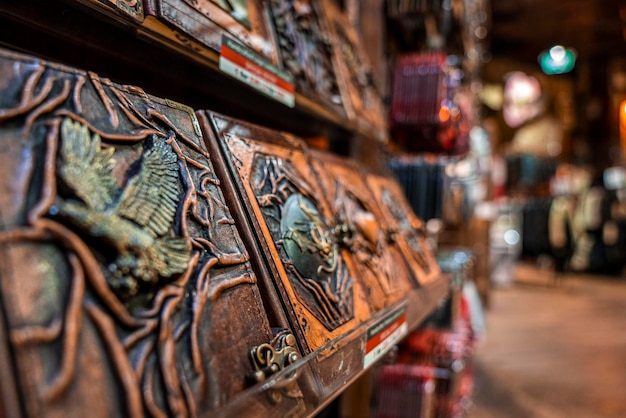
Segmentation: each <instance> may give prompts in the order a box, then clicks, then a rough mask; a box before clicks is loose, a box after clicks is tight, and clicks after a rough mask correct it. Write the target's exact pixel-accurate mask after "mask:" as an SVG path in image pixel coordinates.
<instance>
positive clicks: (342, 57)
mask: <svg viewBox="0 0 626 418" xmlns="http://www.w3.org/2000/svg"><path fill="white" fill-rule="evenodd" d="M322 4H323V9H324V12H325V13H324V14H325V16H326V20H327V21H328V26H329V30H330V33H331V36H332V39H333V45H334V48H333V59H334V62H335V63H336V64H335V66H336V68H337V72H338V74H339V77H338V78H339V86H340V88H341V94H342V97H343V102H344V106H345V108H346V111H347V113H348V117H349V118H351V119H354V120H356V121H357V122H359V123H362V121H366V122H367V123H368V124H369V125H370V127H373V128H375V129H378V130H380V131H383V130H384V129H385V110H384V108H383V105H382V100H381V97H380V93H379V92H378V90H377V89H376V85H375V83H374V72H373V70H372V68H371V66H370V64H369V61H368V57H367V54H366V53H365V50H364V48H363V45H362V42H361V38H360V36H359V34H358V32H357V31H356V29H355V27H354V26H353V25H352V24H351V23H350V21H349V19H348V17H347V16H346V15H345V14H344V13H342V12H341V10H340V9H339V7H338V6H337V4H336V2H335V1H333V0H323V1H322Z"/></svg>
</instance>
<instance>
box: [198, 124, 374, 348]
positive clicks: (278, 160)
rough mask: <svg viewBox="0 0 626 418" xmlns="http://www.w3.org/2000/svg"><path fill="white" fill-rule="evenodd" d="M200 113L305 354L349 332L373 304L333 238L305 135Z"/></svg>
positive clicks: (335, 227) (332, 226) (328, 211)
mask: <svg viewBox="0 0 626 418" xmlns="http://www.w3.org/2000/svg"><path fill="white" fill-rule="evenodd" d="M206 115H207V116H202V117H201V121H203V126H206V128H205V130H206V131H210V130H211V129H214V130H215V132H216V137H217V138H216V140H215V141H213V147H215V148H216V149H217V148H218V146H221V148H222V149H221V151H222V152H223V154H224V155H225V165H226V166H227V167H228V168H229V173H230V175H231V176H232V177H233V178H234V179H235V181H234V187H235V188H236V191H234V192H233V193H232V194H229V196H230V195H233V196H234V195H237V197H238V201H239V202H240V203H241V205H242V211H243V212H244V213H243V214H242V215H241V216H242V217H245V218H247V219H250V220H251V221H252V223H253V225H254V227H253V229H254V234H255V235H256V239H257V240H258V243H259V244H258V245H260V247H261V252H260V255H261V256H262V257H264V258H265V259H266V260H267V264H268V265H269V266H270V270H271V272H270V276H271V277H270V278H269V279H268V280H270V281H271V282H272V283H273V284H272V285H271V287H276V288H277V289H278V290H279V294H280V296H281V299H282V301H283V303H284V304H285V305H286V307H287V311H288V313H289V315H290V316H291V320H292V322H293V324H294V331H295V333H296V335H297V336H298V339H299V340H300V341H302V342H303V344H304V349H305V350H306V352H311V351H316V350H318V349H322V348H323V346H324V345H325V344H327V343H329V342H331V341H333V340H336V339H337V340H339V339H340V338H339V337H342V336H344V335H346V334H348V333H350V332H351V331H353V330H355V329H356V328H357V327H358V326H359V325H360V324H361V323H363V321H365V320H366V319H367V318H369V317H370V316H371V312H372V309H371V307H370V306H369V302H368V300H367V298H366V294H365V292H366V291H365V289H364V288H363V283H362V282H361V281H360V280H358V279H357V278H355V275H354V274H355V273H354V272H353V271H352V270H351V268H350V267H351V266H350V262H348V261H347V258H348V257H349V254H348V251H349V250H348V249H346V248H345V247H342V246H341V245H340V244H339V237H338V235H337V232H338V228H339V225H338V224H337V222H336V219H335V217H334V214H333V212H332V210H331V207H330V205H329V204H328V202H327V199H326V197H327V195H326V194H325V192H324V190H323V189H321V188H320V186H319V183H318V182H317V180H316V176H315V174H314V172H313V170H312V166H311V163H310V160H309V153H308V150H307V148H306V146H305V143H304V141H302V140H300V139H299V138H295V137H292V136H289V135H287V134H282V133H279V132H277V131H271V130H267V129H263V128H260V127H256V126H254V125H249V124H246V123H244V122H240V121H236V120H232V119H228V118H226V117H222V116H219V115H215V114H206ZM205 137H207V138H208V137H209V135H208V134H207V135H205ZM213 153H214V154H216V153H217V151H213ZM335 349H336V347H335ZM351 355H356V356H358V355H360V354H359V353H358V352H356V353H352V354H351Z"/></svg>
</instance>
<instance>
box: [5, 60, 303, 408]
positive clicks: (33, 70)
mask: <svg viewBox="0 0 626 418" xmlns="http://www.w3.org/2000/svg"><path fill="white" fill-rule="evenodd" d="M0 146H1V147H2V152H1V153H0V167H1V168H0V170H1V172H2V176H1V177H0V196H2V198H1V199H0V251H1V252H2V255H1V256H0V298H1V304H0V306H1V307H2V308H1V309H2V312H1V314H2V316H3V317H4V323H6V326H7V334H8V340H9V343H10V346H11V352H12V356H13V361H14V367H15V370H16V373H15V374H16V376H17V382H16V385H17V386H18V388H19V389H20V391H21V399H22V400H23V405H24V408H25V414H26V415H27V416H32V417H35V416H44V415H45V416H82V415H84V414H85V413H88V414H89V416H94V417H100V416H102V417H110V416H129V417H143V416H181V417H183V416H198V415H200V413H201V412H202V414H204V413H206V412H207V411H211V410H213V409H215V408H218V407H220V406H222V405H224V404H225V403H227V402H228V400H229V399H230V398H232V397H234V396H235V395H237V394H239V393H241V392H242V391H243V390H244V389H245V388H246V385H247V383H246V376H247V375H249V373H250V372H251V370H253V365H252V364H251V362H250V359H249V350H250V349H251V348H252V347H255V346H259V345H262V344H265V343H268V342H270V341H272V338H273V332H272V329H271V326H276V324H270V322H269V320H268V316H267V315H266V311H265V307H264V306H263V303H262V301H261V295H260V293H259V290H258V288H257V283H256V281H257V279H256V275H255V274H254V273H253V272H252V271H251V266H250V262H249V255H248V252H247V250H246V249H245V248H244V245H243V244H242V241H241V239H240V236H239V234H238V231H237V228H236V227H235V224H234V220H233V218H232V217H231V214H230V211H229V208H228V207H227V206H226V204H225V200H224V195H223V193H222V189H221V185H220V181H219V180H218V179H217V177H216V176H215V174H214V167H213V163H212V161H211V159H212V157H211V156H210V155H209V153H208V152H207V150H206V147H205V144H204V141H203V139H202V137H201V131H200V126H199V124H198V121H197V119H196V116H195V114H194V112H193V111H192V110H191V109H190V108H188V107H186V106H184V105H181V104H178V103H176V102H172V101H169V100H163V99H159V98H156V97H152V96H149V95H147V94H145V93H144V92H143V91H142V90H141V89H139V88H136V87H130V86H121V85H116V84H113V83H112V82H111V81H110V80H108V79H105V78H100V77H98V76H97V75H95V74H93V73H85V72H81V71H75V70H72V69H69V68H65V67H62V66H59V65H55V64H48V63H44V62H42V61H40V60H37V59H34V58H30V57H26V56H22V55H18V54H13V53H10V52H6V51H2V52H0ZM268 309H269V308H268ZM2 367H9V366H8V365H6V364H5V365H2ZM5 384H7V385H10V384H11V382H3V385H5ZM292 389H293V390H291V391H290V395H291V396H290V397H285V399H284V400H283V403H282V404H281V405H282V406H281V407H280V408H279V410H282V411H283V412H284V413H285V414H288V413H289V411H290V410H293V408H297V407H299V404H300V402H301V398H302V393H301V392H300V391H299V389H298V388H297V386H296V387H295V388H292ZM259 402H262V401H259ZM267 402H271V400H269V399H268V400H267ZM259 407H262V405H259ZM274 408H275V407H274ZM281 408H284V409H281ZM274 410H275V409H274ZM87 411H88V412H87Z"/></svg>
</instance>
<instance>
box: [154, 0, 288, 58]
mask: <svg viewBox="0 0 626 418" xmlns="http://www.w3.org/2000/svg"><path fill="white" fill-rule="evenodd" d="M144 1H145V2H146V14H150V15H153V16H155V17H156V18H157V19H159V20H161V21H163V22H165V23H167V24H168V25H171V26H172V27H173V28H174V29H176V30H179V31H180V32H182V33H181V34H178V33H176V32H171V31H169V30H167V29H163V30H159V31H160V32H161V33H162V35H163V36H166V37H174V39H173V40H174V41H175V42H177V43H181V44H183V45H185V46H187V47H189V48H192V49H193V48H194V45H193V41H190V40H187V39H186V38H185V35H186V36H189V37H191V38H192V39H193V40H194V41H196V42H198V43H200V44H202V45H204V46H205V47H208V48H210V49H212V50H213V51H216V52H217V53H219V52H220V47H221V44H222V34H227V35H229V36H231V37H232V38H234V39H236V40H238V41H239V42H241V43H242V44H244V45H246V46H247V47H249V48H251V49H252V50H254V51H256V52H257V53H259V54H261V55H262V56H264V57H265V58H267V59H268V60H270V61H271V62H272V63H276V62H277V59H278V57H277V52H276V47H275V45H274V42H273V38H272V34H271V29H270V23H269V17H268V15H267V9H266V5H265V1H264V0H230V1H224V0H144ZM147 23H148V24H150V22H147ZM151 28H152V29H155V27H153V26H151ZM198 52H199V53H200V51H198Z"/></svg>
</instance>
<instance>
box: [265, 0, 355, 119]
mask: <svg viewBox="0 0 626 418" xmlns="http://www.w3.org/2000/svg"><path fill="white" fill-rule="evenodd" d="M269 4H270V5H271V11H272V13H271V15H272V20H273V24H274V30H275V32H276V39H277V42H278V51H279V55H280V61H281V63H282V66H283V67H284V68H285V70H287V71H289V72H290V73H292V74H293V76H294V79H295V83H296V90H297V91H298V92H301V93H302V94H303V95H305V96H307V97H308V98H310V99H312V100H314V101H315V102H317V103H320V104H324V105H325V106H326V107H328V108H331V109H333V110H334V111H335V112H337V113H339V114H344V113H345V109H344V108H343V99H342V96H341V91H340V89H339V84H338V82H337V75H336V69H335V67H334V65H335V64H334V63H333V49H334V48H335V47H336V46H335V45H334V42H333V39H332V37H331V36H330V32H329V30H328V28H327V27H326V23H325V21H324V20H323V15H322V14H321V11H320V10H319V4H318V2H317V1H316V0H269Z"/></svg>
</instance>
